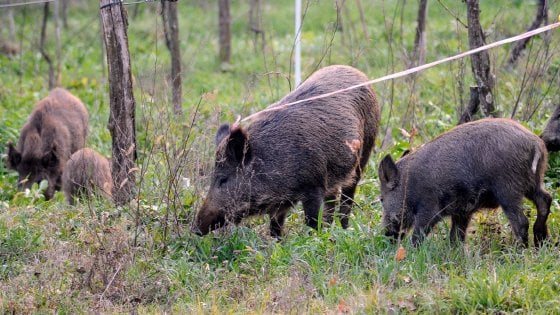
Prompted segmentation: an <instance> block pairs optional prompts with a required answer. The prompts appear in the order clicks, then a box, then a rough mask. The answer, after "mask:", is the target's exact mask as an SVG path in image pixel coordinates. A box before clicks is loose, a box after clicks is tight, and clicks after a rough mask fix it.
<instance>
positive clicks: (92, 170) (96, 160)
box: [62, 148, 113, 205]
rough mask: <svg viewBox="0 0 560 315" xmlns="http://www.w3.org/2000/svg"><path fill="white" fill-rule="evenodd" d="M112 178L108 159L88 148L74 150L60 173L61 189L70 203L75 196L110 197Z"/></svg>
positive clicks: (72, 202) (74, 199) (73, 201)
mask: <svg viewBox="0 0 560 315" xmlns="http://www.w3.org/2000/svg"><path fill="white" fill-rule="evenodd" d="M112 189H113V179H112V177H111V166H110V165H109V160H107V159H106V158H105V157H103V156H101V155H100V154H99V153H97V152H95V151H94V150H92V149H89V148H83V149H81V150H78V151H76V152H75V153H74V154H72V155H71V156H70V159H68V161H67V162H66V166H65V167H64V172H63V173H62V191H63V192H64V195H65V196H66V200H67V201H68V203H70V204H71V205H72V204H74V203H75V201H76V198H78V197H85V198H91V197H93V196H94V195H100V196H104V197H105V198H107V199H110V198H111V191H112Z"/></svg>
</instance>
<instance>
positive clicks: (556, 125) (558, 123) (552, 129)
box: [541, 105, 560, 152]
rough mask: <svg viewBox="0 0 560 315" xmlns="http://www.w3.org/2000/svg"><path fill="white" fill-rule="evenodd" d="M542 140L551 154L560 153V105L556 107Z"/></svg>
mask: <svg viewBox="0 0 560 315" xmlns="http://www.w3.org/2000/svg"><path fill="white" fill-rule="evenodd" d="M541 139H543V141H544V143H545V144H546V148H547V149H548V151H549V152H553V151H560V105H559V106H558V107H556V110H555V111H554V113H553V114H552V116H550V119H549V120H548V122H547V123H546V127H544V130H543V132H542V134H541Z"/></svg>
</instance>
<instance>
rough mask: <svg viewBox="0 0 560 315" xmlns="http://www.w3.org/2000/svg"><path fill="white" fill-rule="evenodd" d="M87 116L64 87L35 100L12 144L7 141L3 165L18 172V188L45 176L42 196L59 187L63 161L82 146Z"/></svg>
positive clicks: (27, 185) (80, 103)
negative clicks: (18, 136) (5, 160)
mask: <svg viewBox="0 0 560 315" xmlns="http://www.w3.org/2000/svg"><path fill="white" fill-rule="evenodd" d="M88 120H89V117H88V113H87V110H86V108H85V106H84V104H82V102H81V101H80V100H79V99H78V98H77V97H75V96H73V95H72V94H70V92H68V91H66V90H64V89H61V88H56V89H54V90H52V91H51V92H50V94H49V95H48V96H47V97H45V98H44V99H42V100H41V101H39V103H38V104H37V106H36V107H35V109H34V110H33V112H31V115H30V116H29V118H28V119H27V122H26V123H25V125H24V126H23V129H22V130H21V135H20V138H19V141H18V143H17V145H16V147H14V146H13V145H12V144H11V143H10V144H8V160H7V166H8V167H9V168H11V169H15V170H16V171H17V172H18V174H19V180H18V188H19V189H25V188H29V187H31V185H32V184H33V183H39V182H41V181H42V180H47V181H48V182H49V185H48V188H47V191H46V192H45V198H47V199H50V198H52V196H53V194H54V192H55V190H60V188H61V184H62V182H61V178H62V171H63V170H64V165H65V164H66V161H67V160H68V158H69V157H70V155H71V154H72V153H74V152H76V151H77V150H79V149H81V148H83V147H84V143H85V139H86V135H87V129H88Z"/></svg>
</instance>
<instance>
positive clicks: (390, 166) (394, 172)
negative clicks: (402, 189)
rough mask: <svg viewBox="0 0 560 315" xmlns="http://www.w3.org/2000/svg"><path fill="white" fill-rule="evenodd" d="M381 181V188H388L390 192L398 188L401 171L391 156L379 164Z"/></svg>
mask: <svg viewBox="0 0 560 315" xmlns="http://www.w3.org/2000/svg"><path fill="white" fill-rule="evenodd" d="M379 180H380V181H381V186H386V187H387V188H389V190H392V189H393V188H395V187H397V185H398V183H399V170H398V169H397V165H396V164H395V162H394V161H393V159H392V158H391V155H389V154H387V155H386V156H385V157H384V158H383V160H381V163H380V164H379Z"/></svg>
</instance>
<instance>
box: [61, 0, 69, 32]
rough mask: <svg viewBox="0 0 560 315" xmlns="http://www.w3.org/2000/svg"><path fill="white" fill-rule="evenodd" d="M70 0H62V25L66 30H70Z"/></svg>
mask: <svg viewBox="0 0 560 315" xmlns="http://www.w3.org/2000/svg"><path fill="white" fill-rule="evenodd" d="M69 1H70V0H62V25H63V26H64V29H68V2H69Z"/></svg>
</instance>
